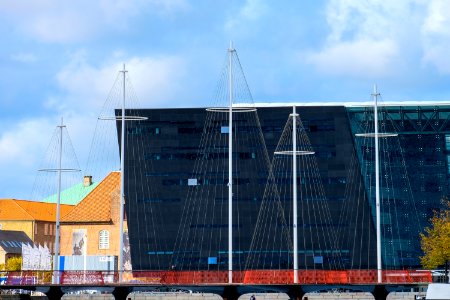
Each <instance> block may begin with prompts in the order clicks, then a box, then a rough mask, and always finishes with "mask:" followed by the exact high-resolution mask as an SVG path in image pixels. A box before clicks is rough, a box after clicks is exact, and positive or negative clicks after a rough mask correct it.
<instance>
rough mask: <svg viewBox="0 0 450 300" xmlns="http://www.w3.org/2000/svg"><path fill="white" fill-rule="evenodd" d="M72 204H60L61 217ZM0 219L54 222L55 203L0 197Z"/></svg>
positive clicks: (69, 209)
mask: <svg viewBox="0 0 450 300" xmlns="http://www.w3.org/2000/svg"><path fill="white" fill-rule="evenodd" d="M73 208H74V206H73V205H65V204H61V206H60V213H61V218H63V216H65V215H67V214H68V213H69V212H70V211H71V210H72V209H73ZM0 220H14V221H28V220H29V221H33V220H34V221H49V222H56V204H55V203H44V202H37V201H28V200H17V199H0Z"/></svg>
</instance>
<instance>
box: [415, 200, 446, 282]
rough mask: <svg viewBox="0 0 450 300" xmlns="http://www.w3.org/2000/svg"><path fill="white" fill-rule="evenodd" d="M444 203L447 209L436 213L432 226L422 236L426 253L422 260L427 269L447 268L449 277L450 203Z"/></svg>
mask: <svg viewBox="0 0 450 300" xmlns="http://www.w3.org/2000/svg"><path fill="white" fill-rule="evenodd" d="M443 201H444V202H445V208H444V209H442V210H440V211H435V212H434V216H433V217H432V218H431V226H430V227H427V228H425V232H424V233H421V234H420V239H421V246H422V251H423V252H424V255H423V256H422V257H421V258H420V260H421V262H422V265H423V267H424V268H426V269H435V268H437V267H440V266H445V275H446V276H447V270H448V262H449V261H450V201H449V200H448V199H444V200H443Z"/></svg>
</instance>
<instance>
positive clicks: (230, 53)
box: [228, 42, 235, 283]
mask: <svg viewBox="0 0 450 300" xmlns="http://www.w3.org/2000/svg"><path fill="white" fill-rule="evenodd" d="M234 51H235V50H234V49H233V44H232V43H231V42H230V49H228V64H229V66H228V81H229V82H228V83H229V93H230V94H229V117H228V283H233V176H232V174H233V61H232V59H233V52H234Z"/></svg>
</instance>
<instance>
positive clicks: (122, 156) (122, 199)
mask: <svg viewBox="0 0 450 300" xmlns="http://www.w3.org/2000/svg"><path fill="white" fill-rule="evenodd" d="M121 72H122V73H123V99H122V117H121V122H122V128H121V136H120V212H119V213H120V221H119V222H120V229H119V231H120V232H119V266H118V268H117V269H118V271H119V283H120V282H122V276H123V274H122V273H123V215H124V213H123V211H124V203H125V75H126V73H127V70H125V65H123V71H121Z"/></svg>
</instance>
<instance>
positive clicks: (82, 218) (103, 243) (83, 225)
mask: <svg viewBox="0 0 450 300" xmlns="http://www.w3.org/2000/svg"><path fill="white" fill-rule="evenodd" d="M119 214H120V172H112V173H110V174H109V175H108V176H106V177H105V179H104V180H103V181H101V182H100V183H99V184H98V185H97V186H96V187H95V188H94V189H93V190H92V191H91V192H90V193H89V194H88V195H87V196H86V197H85V198H84V199H83V200H81V201H80V203H78V204H77V205H76V206H75V208H74V209H73V210H72V211H71V212H70V213H68V214H67V215H65V216H64V217H63V218H61V255H63V256H69V255H105V256H106V255H113V256H118V255H119V238H120V235H119V232H120V224H119V219H120V218H119ZM126 228H127V227H126V222H124V231H127V230H126Z"/></svg>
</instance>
